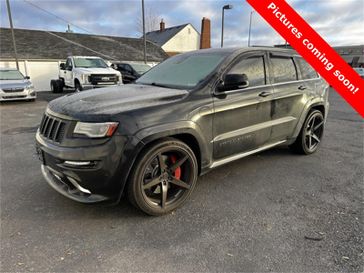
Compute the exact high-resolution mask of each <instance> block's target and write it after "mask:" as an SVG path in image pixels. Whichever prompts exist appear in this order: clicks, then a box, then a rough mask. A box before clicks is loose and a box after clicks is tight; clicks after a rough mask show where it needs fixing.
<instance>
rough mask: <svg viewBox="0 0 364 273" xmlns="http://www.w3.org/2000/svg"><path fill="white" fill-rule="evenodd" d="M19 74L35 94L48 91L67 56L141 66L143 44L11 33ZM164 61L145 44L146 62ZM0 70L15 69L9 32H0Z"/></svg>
mask: <svg viewBox="0 0 364 273" xmlns="http://www.w3.org/2000/svg"><path fill="white" fill-rule="evenodd" d="M14 34H15V40H16V47H17V53H18V54H17V55H18V60H19V69H20V71H21V72H22V73H23V74H24V75H27V76H30V78H31V80H32V82H33V84H34V87H35V89H36V90H37V91H46V90H49V89H50V87H49V84H50V80H51V79H55V78H58V71H59V64H60V63H61V62H64V61H65V59H66V58H67V56H69V55H78V56H99V57H101V58H103V59H104V60H106V61H110V62H113V61H127V62H143V56H144V55H143V48H144V46H143V40H142V39H139V38H125V37H114V36H103V35H89V34H80V33H65V32H53V31H40V30H29V29H14ZM166 58H168V55H167V54H166V53H165V52H164V51H163V49H162V48H161V47H160V46H158V45H156V44H154V43H151V42H147V61H148V63H149V64H152V65H153V64H156V63H159V62H161V61H163V60H165V59H166ZM0 67H16V65H15V58H14V48H13V43H12V38H11V31H10V29H9V28H0Z"/></svg>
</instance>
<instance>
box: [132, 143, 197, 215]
mask: <svg viewBox="0 0 364 273" xmlns="http://www.w3.org/2000/svg"><path fill="white" fill-rule="evenodd" d="M197 175H198V164H197V160H196V156H195V154H194V153H193V151H192V150H191V149H190V147H188V146H187V145H186V144H185V143H183V142H181V141H179V140H176V139H174V138H168V139H165V140H162V141H158V142H156V143H154V144H153V145H152V146H150V147H148V148H146V149H145V150H144V151H142V152H141V155H140V156H139V157H138V159H137V160H136V162H135V164H134V167H133V170H132V172H131V174H130V176H129V179H128V188H127V195H128V199H129V201H130V202H131V203H132V204H133V205H134V206H135V207H137V208H139V209H140V210H142V211H143V212H145V213H146V214H149V215H153V216H160V215H163V214H166V213H169V212H171V211H173V210H175V209H177V208H178V207H180V206H182V205H183V204H184V202H185V201H186V200H187V198H188V197H189V196H190V195H191V193H192V191H193V189H194V187H195V185H196V181H197Z"/></svg>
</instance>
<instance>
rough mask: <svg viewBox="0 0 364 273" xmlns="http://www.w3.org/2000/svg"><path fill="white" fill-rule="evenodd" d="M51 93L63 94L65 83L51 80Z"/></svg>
mask: <svg viewBox="0 0 364 273" xmlns="http://www.w3.org/2000/svg"><path fill="white" fill-rule="evenodd" d="M51 91H52V92H53V93H62V92H63V82H62V81H61V80H51Z"/></svg>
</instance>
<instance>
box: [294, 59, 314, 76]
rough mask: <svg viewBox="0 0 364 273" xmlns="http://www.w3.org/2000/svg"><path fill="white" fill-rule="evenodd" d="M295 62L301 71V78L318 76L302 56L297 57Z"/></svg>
mask: <svg viewBox="0 0 364 273" xmlns="http://www.w3.org/2000/svg"><path fill="white" fill-rule="evenodd" d="M296 63H297V64H298V67H299V69H300V71H301V75H302V79H304V80H306V79H314V78H317V77H318V74H317V72H316V71H315V70H314V69H313V68H312V67H311V66H310V65H309V63H307V62H306V61H305V60H304V59H302V58H297V59H296Z"/></svg>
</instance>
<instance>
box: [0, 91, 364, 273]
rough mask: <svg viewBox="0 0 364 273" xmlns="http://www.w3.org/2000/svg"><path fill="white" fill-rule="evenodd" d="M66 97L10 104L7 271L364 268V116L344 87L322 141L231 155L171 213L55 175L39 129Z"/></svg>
mask: <svg viewBox="0 0 364 273" xmlns="http://www.w3.org/2000/svg"><path fill="white" fill-rule="evenodd" d="M54 97H55V95H53V94H49V93H42V94H41V95H40V96H39V99H38V100H37V101H36V102H18V103H3V104H1V105H0V114H1V266H2V268H1V271H3V272H4V271H59V272H61V271H62V272H63V271H68V272H70V271H79V272H80V271H88V272H90V271H99V272H100V271H109V272H110V271H119V272H126V271H165V272H172V271H219V272H221V271H252V272H253V271H254V272H258V271H259V272H263V271H275V272H283V271H286V272H287V271H289V272H308V271H312V272H318V271H320V272H324V271H325V272H333V271H341V272H342V271H346V272H348V271H355V272H359V271H360V272H363V264H364V263H363V258H364V257H363V256H364V247H363V243H364V242H363V216H364V215H363V207H364V202H363V159H364V156H363V137H364V134H363V128H364V127H363V125H364V123H363V121H362V119H361V118H360V117H359V115H358V114H356V113H354V111H353V110H352V109H351V108H350V107H349V106H348V105H347V104H346V103H345V102H344V101H343V100H342V99H341V98H340V97H339V96H338V95H337V94H336V93H335V92H334V91H333V92H331V95H330V100H331V111H330V115H329V119H328V122H327V125H326V131H325V139H324V141H323V143H322V146H321V150H319V152H317V153H316V154H314V155H312V156H298V155H295V154H292V153H291V152H290V151H289V150H288V149H287V148H286V147H282V148H276V149H273V150H270V151H267V152H263V153H261V154H258V155H254V156H250V157H247V158H244V159H242V160H238V161H236V162H234V163H231V164H229V165H225V166H222V167H220V168H218V169H216V170H214V171H212V172H210V173H208V174H207V175H205V176H203V177H201V178H200V179H199V183H198V184H197V187H196V190H195V192H194V193H193V194H192V197H191V198H190V200H189V202H188V203H187V204H186V205H185V206H184V207H182V208H181V209H179V210H177V211H176V212H175V213H173V214H170V215H167V216H164V217H159V218H156V217H148V216H145V215H144V214H142V213H140V212H139V211H138V210H136V209H134V208H133V207H132V206H130V205H129V204H128V203H127V201H126V200H122V202H121V204H120V205H119V206H115V207H103V206H100V205H92V206H90V205H89V206H87V205H83V204H78V203H75V202H74V201H71V200H68V199H66V198H64V197H63V196H61V195H60V194H58V193H57V192H55V191H54V190H53V189H51V188H50V187H49V186H48V185H47V183H46V182H45V180H44V179H43V177H42V176H41V172H40V162H39V161H38V159H37V158H36V155H35V152H34V134H35V131H36V128H37V126H38V124H39V121H40V119H41V116H42V113H43V111H44V109H45V107H46V104H47V101H46V100H50V99H52V98H54Z"/></svg>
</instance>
